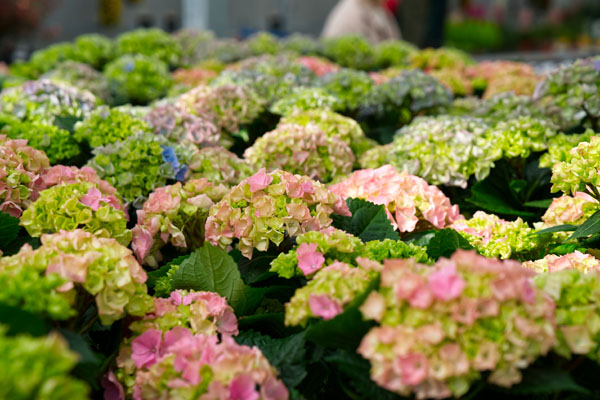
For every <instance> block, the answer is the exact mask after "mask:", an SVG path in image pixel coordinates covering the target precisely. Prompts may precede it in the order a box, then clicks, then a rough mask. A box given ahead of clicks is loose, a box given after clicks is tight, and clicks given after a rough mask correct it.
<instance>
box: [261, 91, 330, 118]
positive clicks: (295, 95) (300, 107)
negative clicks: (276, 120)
mask: <svg viewBox="0 0 600 400" xmlns="http://www.w3.org/2000/svg"><path fill="white" fill-rule="evenodd" d="M339 108H340V106H339V101H338V100H337V98H335V97H334V96H332V95H331V94H329V93H328V92H327V91H326V90H325V89H322V88H313V87H299V88H295V89H294V90H293V91H292V92H291V93H290V94H288V95H286V96H284V97H282V98H281V99H279V100H277V101H276V102H275V103H273V105H272V106H271V107H270V108H269V110H270V111H271V112H272V113H273V114H278V115H284V116H285V115H290V114H292V113H295V112H299V111H308V110H313V109H322V110H337V109H339Z"/></svg>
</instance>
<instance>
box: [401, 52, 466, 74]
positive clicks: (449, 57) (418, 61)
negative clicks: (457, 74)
mask: <svg viewBox="0 0 600 400" xmlns="http://www.w3.org/2000/svg"><path fill="white" fill-rule="evenodd" d="M411 64H412V65H413V67H416V68H419V69H423V70H425V71H434V70H440V69H455V70H460V69H462V68H463V67H465V66H468V65H471V64H475V62H474V60H473V59H472V58H471V56H469V55H468V54H467V53H465V52H464V51H462V50H458V49H453V48H439V49H434V48H428V49H424V50H421V51H419V52H415V53H413V54H412V56H411Z"/></svg>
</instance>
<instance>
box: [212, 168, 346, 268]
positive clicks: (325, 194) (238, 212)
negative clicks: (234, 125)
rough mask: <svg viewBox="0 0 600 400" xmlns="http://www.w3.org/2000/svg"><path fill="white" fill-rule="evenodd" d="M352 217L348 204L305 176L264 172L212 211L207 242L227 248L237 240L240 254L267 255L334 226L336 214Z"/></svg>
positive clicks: (259, 173)
mask: <svg viewBox="0 0 600 400" xmlns="http://www.w3.org/2000/svg"><path fill="white" fill-rule="evenodd" d="M334 212H336V213H338V214H341V215H349V213H350V212H349V210H348V207H347V205H346V203H344V201H343V200H342V199H341V198H340V197H339V196H337V195H335V194H333V193H331V192H330V191H328V190H327V189H326V188H325V187H324V186H323V185H322V184H320V183H318V182H315V181H313V180H311V179H310V178H308V177H305V176H299V175H294V174H291V173H289V172H286V171H281V170H276V171H273V172H269V173H267V172H266V171H265V170H264V169H263V170H260V171H258V172H257V173H256V174H254V175H253V176H251V177H250V178H247V179H246V180H244V181H242V182H241V183H240V184H239V185H237V186H235V187H234V188H232V189H231V191H230V192H229V193H228V194H227V195H225V197H223V199H222V200H221V201H219V202H218V203H217V204H215V205H214V206H213V207H211V209H210V212H209V217H208V220H207V221H206V240H208V241H209V242H210V243H212V244H214V245H216V246H219V247H221V248H226V247H227V246H229V245H230V244H232V242H233V240H234V239H238V240H239V243H238V247H239V249H240V251H241V252H242V254H243V255H244V256H245V257H247V258H251V257H252V253H253V250H254V249H255V248H256V249H258V250H259V251H266V250H267V249H268V247H269V244H270V243H273V244H275V245H279V244H280V243H281V242H282V241H283V239H284V238H285V237H286V235H287V236H296V235H299V234H301V233H304V232H308V231H313V230H320V229H323V228H326V227H328V226H329V225H331V222H332V220H331V218H330V215H331V214H332V213H334Z"/></svg>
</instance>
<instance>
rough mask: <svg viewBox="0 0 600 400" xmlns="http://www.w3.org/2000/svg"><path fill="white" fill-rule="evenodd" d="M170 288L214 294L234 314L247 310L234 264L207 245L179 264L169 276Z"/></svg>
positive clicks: (243, 286)
mask: <svg viewBox="0 0 600 400" xmlns="http://www.w3.org/2000/svg"><path fill="white" fill-rule="evenodd" d="M173 287H174V288H175V289H188V290H198V291H200V290H205V291H209V292H215V293H218V294H220V295H221V296H223V297H225V298H226V299H227V303H228V304H229V305H230V306H231V307H233V309H234V310H236V312H239V311H240V310H244V307H247V305H246V303H247V301H248V295H249V293H248V289H247V287H246V285H245V284H244V281H243V280H242V276H241V275H240V271H238V268H237V264H236V263H235V261H233V258H232V257H231V256H230V255H229V254H227V252H226V251H225V250H222V249H220V248H218V247H216V246H213V245H212V244H210V243H205V244H204V246H202V247H201V248H199V249H198V250H196V251H194V252H193V253H192V254H190V256H189V257H188V258H187V259H186V260H185V261H183V262H182V263H181V265H180V266H179V268H178V269H177V271H176V272H175V274H174V275H173Z"/></svg>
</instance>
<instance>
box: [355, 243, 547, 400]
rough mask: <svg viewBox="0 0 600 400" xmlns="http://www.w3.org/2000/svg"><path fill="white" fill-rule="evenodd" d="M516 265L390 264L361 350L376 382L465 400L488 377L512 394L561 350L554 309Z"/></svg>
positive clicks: (464, 260)
mask: <svg viewBox="0 0 600 400" xmlns="http://www.w3.org/2000/svg"><path fill="white" fill-rule="evenodd" d="M533 275H535V273H534V272H533V271H531V270H528V269H526V268H522V267H521V265H520V264H519V263H518V262H515V261H499V260H493V259H487V258H485V257H482V256H479V255H477V254H475V252H470V251H464V250H459V251H457V252H456V253H454V255H453V256H452V257H451V258H450V259H440V260H439V261H438V262H437V263H436V264H435V265H434V266H433V267H430V266H426V265H422V264H417V263H415V261H414V260H386V261H385V262H384V265H383V269H382V271H381V286H380V288H379V290H378V291H374V292H371V294H370V295H369V297H368V298H367V300H366V301H365V302H364V303H363V305H362V306H361V312H362V314H363V316H364V317H365V318H367V319H371V320H374V321H376V322H377V323H378V324H379V325H378V326H377V327H375V328H372V329H371V330H370V331H369V332H368V333H367V335H366V336H365V337H364V338H363V340H362V343H361V345H360V346H359V348H358V352H359V354H361V355H362V356H363V357H364V358H366V359H367V360H369V361H370V363H371V378H372V379H373V380H374V381H375V382H376V383H377V384H378V385H380V386H382V387H384V388H385V389H387V390H390V391H392V392H395V393H398V394H400V395H403V396H408V395H410V394H415V395H416V397H417V398H446V397H450V396H455V397H460V396H461V395H463V394H465V393H466V392H467V391H468V390H469V388H470V386H471V384H472V383H473V382H475V381H477V380H478V379H480V378H481V377H482V374H483V373H486V372H489V373H490V374H489V376H488V381H489V382H491V383H494V384H497V385H501V386H506V387H510V386H512V385H514V384H516V383H518V382H519V381H520V380H521V370H522V369H524V368H526V367H527V366H528V365H530V364H532V363H533V362H534V361H535V360H536V359H537V358H538V357H540V356H542V355H545V354H546V353H547V352H548V351H549V350H550V349H551V348H552V346H553V345H554V343H555V335H554V324H553V316H554V303H553V302H552V301H551V300H549V298H548V297H547V296H546V295H545V294H544V293H543V292H542V291H541V290H539V289H538V288H537V287H536V286H535V284H534V283H533V282H532V281H531V278H532V277H533Z"/></svg>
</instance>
